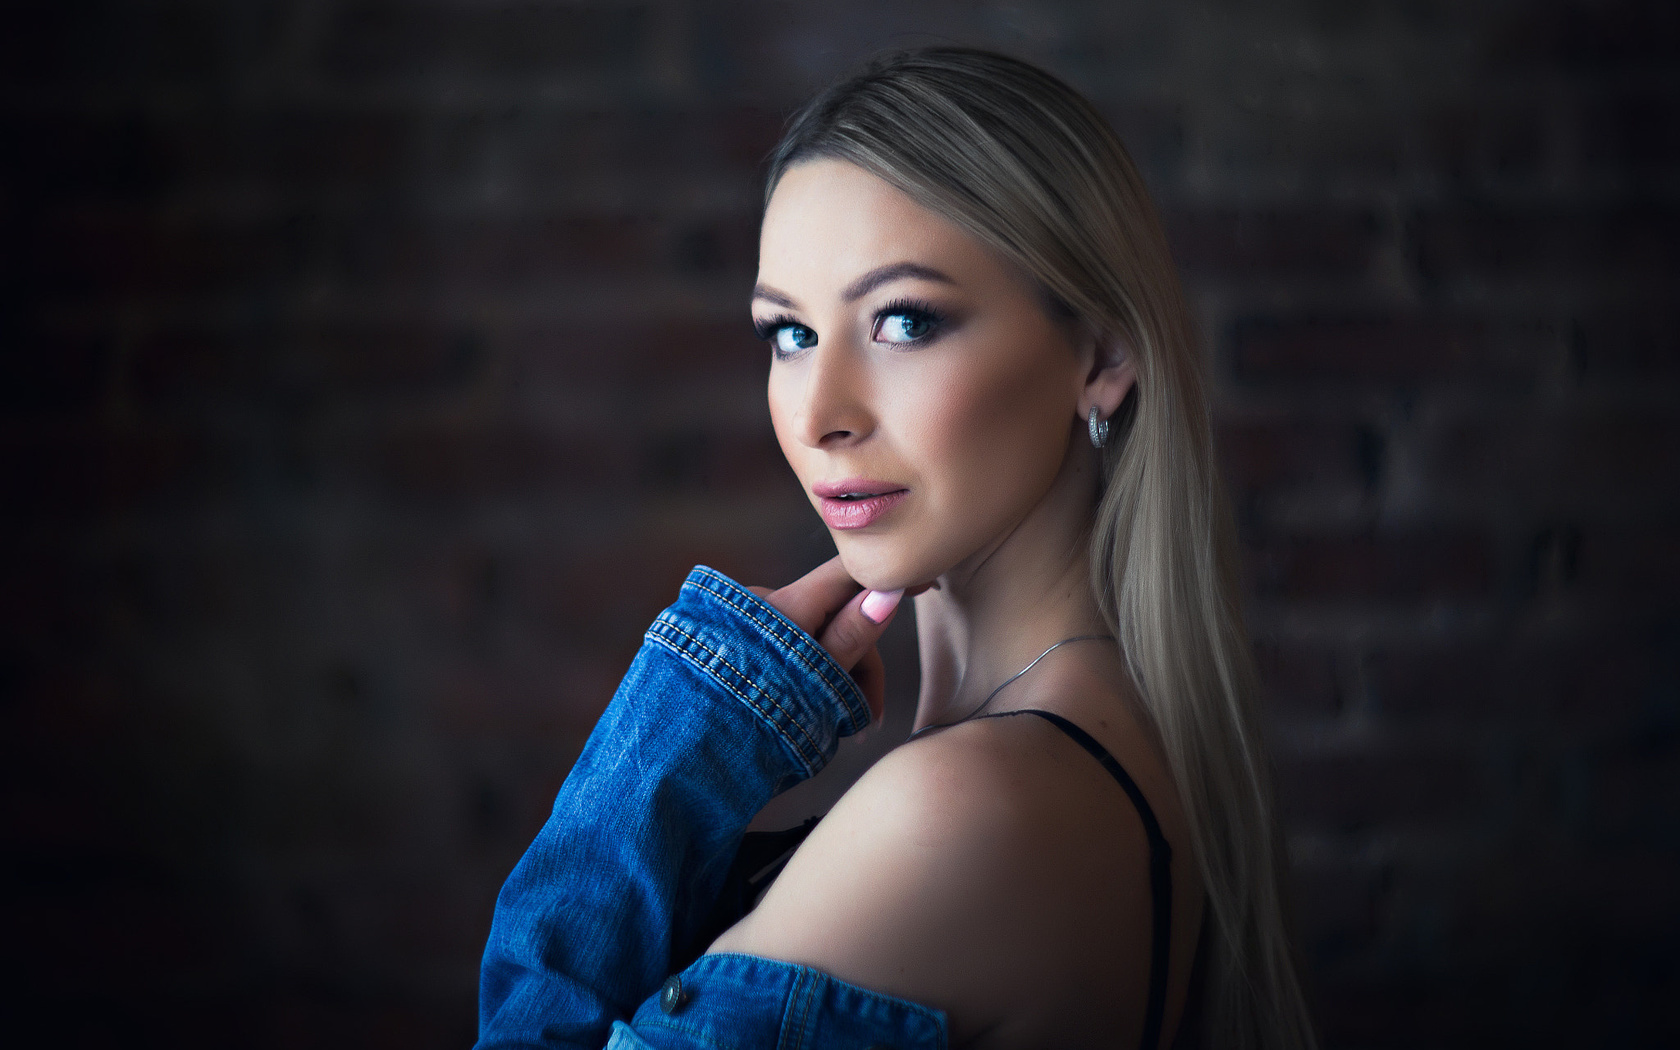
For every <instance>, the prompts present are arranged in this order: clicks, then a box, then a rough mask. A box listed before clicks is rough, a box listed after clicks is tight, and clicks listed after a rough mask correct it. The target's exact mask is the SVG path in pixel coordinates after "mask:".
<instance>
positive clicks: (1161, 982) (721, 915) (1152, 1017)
mask: <svg viewBox="0 0 1680 1050" xmlns="http://www.w3.org/2000/svg"><path fill="white" fill-rule="evenodd" d="M1015 715H1037V716H1038V717H1040V718H1042V719H1044V720H1045V721H1047V722H1049V723H1050V724H1051V725H1053V726H1055V727H1056V728H1057V729H1060V730H1061V731H1062V732H1063V733H1065V734H1067V736H1069V737H1070V738H1072V740H1073V742H1074V743H1076V744H1078V745H1079V746H1080V747H1082V748H1084V749H1085V750H1086V751H1087V752H1088V753H1089V754H1090V755H1091V757H1092V758H1095V759H1096V760H1097V761H1098V762H1100V763H1102V767H1103V768H1104V769H1106V770H1108V772H1109V774H1110V775H1111V776H1113V777H1114V779H1115V780H1116V781H1117V782H1118V783H1119V784H1120V787H1121V789H1122V790H1124V791H1125V792H1126V797H1127V798H1129V799H1131V800H1132V806H1133V807H1134V808H1135V809H1136V810H1137V812H1138V817H1139V818H1140V819H1141V820H1142V821H1143V833H1144V835H1145V836H1146V837H1147V838H1148V840H1149V893H1150V899H1151V902H1152V905H1153V907H1152V912H1151V922H1150V938H1149V998H1148V1000H1146V1005H1145V1009H1144V1015H1143V1038H1142V1040H1141V1044H1140V1045H1141V1046H1142V1048H1143V1050H1157V1047H1159V1046H1160V1042H1161V1025H1162V1023H1163V1018H1164V1015H1165V1013H1166V1004H1167V964H1168V961H1169V958H1170V948H1171V945H1172V847H1171V846H1169V845H1168V844H1167V839H1166V836H1165V835H1163V834H1161V824H1160V822H1159V821H1158V820H1156V819H1155V811H1154V810H1152V809H1150V808H1149V801H1148V800H1147V799H1145V798H1144V797H1143V792H1142V791H1140V790H1139V789H1138V786H1137V783H1136V782H1135V781H1134V780H1132V778H1131V775H1130V774H1128V773H1127V772H1126V770H1125V769H1124V767H1122V766H1121V765H1120V763H1119V762H1118V761H1116V760H1115V758H1114V756H1113V755H1111V754H1109V753H1108V749H1107V748H1105V747H1103V746H1102V745H1101V744H1099V743H1097V741H1096V738H1094V737H1092V736H1091V734H1089V733H1087V732H1085V730H1083V729H1081V728H1079V727H1078V726H1077V725H1074V724H1073V723H1072V722H1070V721H1068V720H1067V719H1065V718H1063V717H1062V716H1061V715H1058V714H1056V713H1054V712H1052V711H1040V710H1038V709H1037V708H1030V707H1029V708H1022V709H1021V710H1018V711H1000V712H998V713H996V714H990V715H976V716H975V717H976V718H1010V717H1013V716H1015ZM821 819H822V818H821V817H812V818H811V819H810V820H807V821H806V822H805V823H803V824H801V825H799V826H798V827H795V828H789V829H787V830H786V831H768V832H765V831H753V832H748V833H747V834H746V836H745V837H744V838H743V840H742V842H741V848H740V850H739V852H737V853H736V855H735V862H734V863H733V864H732V865H731V866H730V869H729V873H728V874H727V875H726V876H725V878H724V886H723V892H722V894H721V895H720V897H719V899H718V902H717V905H716V906H715V907H714V908H713V910H712V913H711V916H710V918H709V919H708V921H707V923H706V925H705V928H704V929H703V930H702V931H701V933H700V935H699V937H697V938H696V940H695V942H694V943H695V948H696V949H697V950H695V951H694V952H693V953H692V954H694V955H695V956H698V954H699V952H700V951H703V950H704V949H705V946H706V945H709V944H710V943H711V942H712V941H714V940H716V939H717V937H718V936H719V935H721V934H722V933H723V931H724V930H727V929H728V928H729V927H730V926H733V925H734V924H735V923H736V922H737V921H739V920H740V919H741V918H742V917H743V916H745V915H746V914H747V912H749V911H751V910H752V908H753V906H754V905H755V904H757V903H758V899H759V898H760V897H761V896H763V894H764V891H765V890H766V889H768V888H769V886H770V883H772V882H774V881H775V879H776V876H777V875H780V874H781V872H782V869H783V868H784V867H786V866H787V862H788V860H789V858H791V857H792V856H793V853H794V851H795V850H797V849H798V848H799V844H800V843H802V842H804V841H805V838H806V836H808V835H809V834H810V833H811V829H812V828H814V827H816V826H817V821H819V820H821ZM684 954H688V953H684ZM690 961H691V960H690ZM684 965H686V963H684Z"/></svg>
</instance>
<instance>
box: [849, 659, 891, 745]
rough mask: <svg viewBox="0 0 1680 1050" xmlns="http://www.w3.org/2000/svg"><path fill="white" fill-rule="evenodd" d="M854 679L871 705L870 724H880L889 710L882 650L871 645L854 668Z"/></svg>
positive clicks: (865, 701)
mask: <svg viewBox="0 0 1680 1050" xmlns="http://www.w3.org/2000/svg"><path fill="white" fill-rule="evenodd" d="M852 681H854V682H856V683H857V684H858V688H859V689H860V690H862V691H863V701H864V703H866V704H868V705H869V724H870V725H876V726H878V725H880V724H881V722H882V720H883V719H885V718H886V712H887V665H886V664H885V663H884V662H883V661H882V660H881V650H880V649H879V648H877V647H876V646H873V645H872V646H870V647H869V651H868V652H866V653H864V654H863V656H862V657H861V658H860V659H859V660H858V662H857V666H856V667H853V668H852Z"/></svg>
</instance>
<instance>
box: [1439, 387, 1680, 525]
mask: <svg viewBox="0 0 1680 1050" xmlns="http://www.w3.org/2000/svg"><path fill="white" fill-rule="evenodd" d="M1422 462H1423V463H1424V465H1425V467H1426V469H1427V470H1428V471H1429V473H1430V475H1431V476H1433V477H1434V478H1435V479H1436V480H1437V482H1438V483H1439V484H1441V485H1443V486H1444V487H1446V488H1448V489H1449V490H1452V491H1459V492H1467V493H1474V494H1481V495H1485V494H1488V493H1498V494H1500V496H1501V497H1503V498H1504V499H1506V500H1510V501H1520V503H1521V504H1524V505H1527V506H1530V507H1539V508H1544V509H1560V510H1567V509H1569V508H1575V507H1581V508H1589V507H1601V508H1606V507H1611V506H1624V507H1627V506H1639V507H1649V508H1655V507H1663V506H1672V505H1673V504H1674V502H1675V497H1676V493H1677V492H1680V489H1677V488H1676V486H1675V479H1676V478H1680V421H1676V420H1674V419H1673V418H1671V414H1670V413H1665V412H1661V411H1650V410H1632V409H1627V410H1622V411H1614V410H1610V411H1606V410H1596V411H1592V410H1586V409H1581V410H1574V409H1564V410H1559V411H1556V412H1555V413H1554V412H1548V413H1547V414H1546V415H1544V416H1540V415H1535V416H1522V417H1517V418H1511V417H1506V418H1503V419H1501V418H1498V417H1489V416H1484V417H1482V418H1478V419H1475V420H1468V421H1465V422H1462V423H1456V424H1453V425H1450V426H1447V427H1443V428H1442V429H1441V430H1440V431H1439V432H1438V433H1435V434H1433V435H1431V436H1430V437H1429V438H1428V440H1427V441H1426V442H1425V443H1424V446H1423V456H1422Z"/></svg>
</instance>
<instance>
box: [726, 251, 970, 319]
mask: <svg viewBox="0 0 1680 1050" xmlns="http://www.w3.org/2000/svg"><path fill="white" fill-rule="evenodd" d="M906 277H913V278H916V279H917V280H921V281H935V282H937V283H939V284H956V283H957V282H956V281H954V280H952V279H951V278H950V277H949V276H947V275H945V274H943V273H940V272H939V271H938V270H935V269H934V268H933V267H931V266H923V265H922V264H920V263H913V262H898V263H888V264H887V265H885V266H877V267H876V268H875V269H873V270H870V271H869V272H868V273H866V274H864V275H863V276H862V277H859V278H858V279H857V280H855V281H853V282H852V283H851V284H848V285H847V286H846V287H845V288H843V289H841V291H840V298H841V299H842V300H844V301H846V302H848V303H855V302H857V301H858V300H859V299H862V298H863V297H864V296H866V295H868V294H869V293H870V292H872V291H874V290H875V289H877V288H879V287H881V285H883V284H886V283H888V282H890V281H902V280H904V279H905V278H906ZM753 298H754V299H763V300H765V301H766V302H771V303H775V304H776V305H777V306H786V307H789V308H790V309H791V308H793V307H795V306H797V305H798V304H796V303H795V302H794V301H793V297H792V296H790V295H788V294H787V293H786V292H779V291H777V290H776V289H774V288H771V287H770V286H769V285H766V284H759V285H754V286H753Z"/></svg>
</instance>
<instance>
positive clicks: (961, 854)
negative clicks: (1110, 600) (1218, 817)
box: [711, 718, 1149, 1045]
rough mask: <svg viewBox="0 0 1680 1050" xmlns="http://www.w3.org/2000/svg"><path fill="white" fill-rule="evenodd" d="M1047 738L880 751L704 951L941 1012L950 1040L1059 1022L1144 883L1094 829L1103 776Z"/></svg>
mask: <svg viewBox="0 0 1680 1050" xmlns="http://www.w3.org/2000/svg"><path fill="white" fill-rule="evenodd" d="M1022 722H1027V723H1038V724H1036V725H1024V724H1020V723H1022ZM1056 736H1057V734H1056V731H1055V730H1054V729H1053V728H1051V727H1049V726H1048V725H1047V724H1045V723H1042V722H1040V720H1039V719H1036V718H1028V719H1020V718H998V719H982V720H975V721H972V722H968V723H963V724H961V725H957V726H952V727H949V728H947V729H944V730H941V731H939V732H936V733H932V734H929V735H927V736H926V737H923V738H921V739H918V740H915V741H912V742H910V743H908V744H905V745H903V746H901V747H899V748H897V749H896V750H894V751H892V752H890V753H889V754H888V755H887V756H885V757H884V758H882V759H881V761H879V762H878V763H876V765H875V766H874V767H873V768H871V769H870V770H869V772H868V773H866V774H865V775H864V776H863V777H862V778H861V779H859V781H858V782H857V783H856V784H855V785H854V786H853V787H852V789H851V790H850V791H848V792H847V793H846V795H845V796H844V797H842V798H841V800H840V802H839V803H838V804H837V805H836V806H835V807H834V809H833V810H832V811H831V812H830V813H829V814H828V816H827V817H825V818H824V819H823V821H822V823H821V824H819V825H818V826H817V829H816V830H815V831H814V832H813V833H812V835H811V837H810V838H809V839H808V840H807V841H806V842H805V844H804V845H803V846H802V847H801V849H800V850H799V851H798V853H796V854H795V855H794V857H793V859H792V861H790V862H789V864H788V867H787V869H786V870H785V871H784V872H783V873H782V875H781V876H780V877H779V878H778V879H777V881H776V883H775V884H774V885H773V886H772V887H771V889H770V891H769V893H767V894H766V895H765V898H764V900H763V901H762V902H761V903H760V904H759V906H758V908H757V909H755V910H754V911H753V912H752V913H751V914H750V915H749V916H748V917H747V918H746V919H745V920H743V921H742V922H741V923H740V924H739V925H737V926H736V927H735V928H733V929H731V930H730V931H728V932H727V933H725V934H724V936H723V937H722V938H720V939H719V940H718V942H717V943H715V944H714V945H713V946H712V948H711V950H712V951H714V952H717V951H729V952H743V953H746V954H752V955H760V956H765V957H768V958H774V959H782V960H785V961H788V962H795V963H800V964H803V965H808V966H813V967H815V968H818V969H821V970H824V971H826V972H828V973H830V974H833V975H834V976H836V977H839V978H841V979H843V980H847V981H850V982H852V983H854V984H859V985H862V986H864V987H868V988H874V989H876V990H879V991H882V992H886V993H888V994H892V995H897V996H901V997H903V998H907V999H911V1000H913V1001H916V1002H921V1003H925V1004H928V1005H930V1006H934V1007H937V1008H939V1009H943V1010H945V1011H946V1013H947V1015H948V1016H949V1019H950V1023H951V1029H952V1037H953V1041H955V1042H960V1041H963V1040H965V1039H968V1038H972V1037H974V1036H976V1035H979V1034H981V1033H985V1032H988V1031H991V1030H993V1029H994V1028H996V1027H997V1026H999V1025H1014V1026H1019V1025H1021V1024H1023V1023H1027V1021H1026V1019H1030V1018H1032V1017H1034V1016H1039V1015H1042V1018H1041V1024H1042V1023H1051V1020H1050V1019H1054V1018H1058V1017H1063V1018H1065V1017H1066V1015H1067V1003H1066V1002H1064V1001H1063V1000H1064V999H1066V998H1067V997H1069V996H1076V995H1081V994H1085V991H1086V986H1087V985H1089V984H1091V983H1092V981H1093V980H1094V979H1104V978H1106V979H1113V978H1115V977H1116V974H1115V973H1114V972H1113V968H1112V967H1111V966H1109V965H1108V964H1107V962H1108V961H1107V960H1106V959H1104V958H1100V956H1103V955H1104V953H1107V954H1108V955H1113V954H1116V953H1115V952H1114V946H1115V945H1114V938H1115V937H1116V936H1119V937H1122V938H1124V937H1126V936H1128V930H1129V929H1130V928H1131V927H1135V926H1136V925H1137V923H1138V922H1139V921H1140V917H1141V921H1143V922H1144V923H1147V916H1148V912H1147V908H1148V894H1149V886H1148V877H1147V865H1146V860H1145V856H1144V853H1145V851H1146V849H1147V847H1146V844H1145V843H1144V840H1143V836H1142V832H1141V830H1140V829H1137V828H1135V826H1132V825H1128V824H1126V823H1125V822H1123V821H1105V822H1104V823H1103V826H1102V827H1101V829H1100V834H1095V835H1094V834H1093V829H1092V813H1093V810H1094V809H1096V810H1099V811H1100V809H1101V805H1102V804H1101V802H1100V800H1098V799H1097V798H1096V793H1097V792H1098V791H1100V789H1101V788H1102V780H1103V779H1104V778H1105V777H1106V775H1105V774H1104V773H1103V772H1102V770H1101V767H1100V766H1098V765H1097V764H1096V763H1094V762H1090V761H1089V760H1085V761H1078V760H1075V759H1072V758H1071V757H1070V754H1069V751H1068V750H1067V742H1066V741H1065V740H1058V739H1056ZM1094 928H1097V929H1102V930H1104V931H1105V932H1104V934H1103V936H1102V937H1100V938H1096V937H1093V936H1092V935H1091V931H1092V930H1093V929H1094ZM1133 932H1137V931H1133ZM1141 933H1142V934H1144V935H1146V934H1147V926H1146V925H1145V926H1144V927H1143V928H1142V931H1141ZM1121 954H1125V955H1126V957H1128V958H1129V957H1130V953H1121ZM1112 989H1113V986H1112V985H1109V986H1108V990H1109V992H1110V993H1112ZM1112 999H1113V996H1112V994H1109V995H1106V996H1102V995H1099V996H1098V997H1097V999H1096V1000H1092V999H1087V1000H1086V1001H1087V1002H1090V1001H1105V1002H1106V1001H1112ZM1055 1023H1060V1022H1055ZM989 1041H994V1042H995V1040H989ZM1007 1042H1008V1040H1003V1041H1002V1043H1001V1044H1000V1045H1002V1044H1007Z"/></svg>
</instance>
